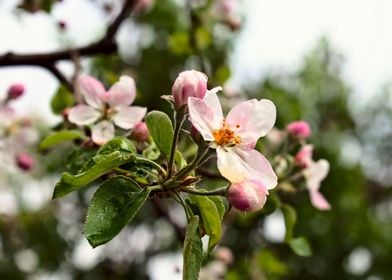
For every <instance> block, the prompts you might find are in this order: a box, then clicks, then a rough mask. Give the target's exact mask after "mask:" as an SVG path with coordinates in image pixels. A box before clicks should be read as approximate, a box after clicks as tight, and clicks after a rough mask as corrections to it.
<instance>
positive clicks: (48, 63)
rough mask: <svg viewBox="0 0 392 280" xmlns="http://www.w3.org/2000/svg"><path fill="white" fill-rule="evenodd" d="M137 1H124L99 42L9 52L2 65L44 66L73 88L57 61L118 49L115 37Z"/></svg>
mask: <svg viewBox="0 0 392 280" xmlns="http://www.w3.org/2000/svg"><path fill="white" fill-rule="evenodd" d="M136 2H137V0H126V1H125V2H124V6H123V8H122V10H121V12H120V13H119V14H118V15H117V17H116V18H115V19H114V20H113V22H112V23H111V24H110V25H109V26H108V28H107V31H106V34H105V36H104V37H103V38H102V39H101V40H99V41H98V42H94V43H92V44H90V45H87V46H84V47H80V48H74V49H66V50H62V51H54V52H48V53H31V54H17V53H13V52H8V53H6V54H4V55H2V56H0V67H3V66H23V65H32V66H38V67H42V68H45V69H47V70H48V71H50V72H51V73H52V74H53V75H54V76H55V77H56V78H57V79H58V80H59V81H60V82H62V83H63V84H64V85H65V86H66V87H67V88H68V89H69V90H73V86H72V83H71V82H70V81H69V80H68V79H67V78H66V77H65V76H64V75H63V74H62V73H61V72H60V70H59V69H58V68H57V67H56V66H55V65H56V62H58V61H60V60H72V59H73V56H74V54H75V53H77V54H78V55H79V56H93V55H99V54H111V53H113V52H115V51H117V45H116V43H115V42H114V37H115V35H116V33H117V30H118V28H119V27H120V24H121V23H122V22H123V21H124V20H125V18H126V17H127V16H128V15H129V13H130V12H131V11H132V9H133V8H134V6H135V3H136Z"/></svg>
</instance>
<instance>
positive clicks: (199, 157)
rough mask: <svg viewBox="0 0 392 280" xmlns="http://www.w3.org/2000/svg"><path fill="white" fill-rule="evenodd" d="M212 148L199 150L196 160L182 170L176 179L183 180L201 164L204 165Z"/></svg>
mask: <svg viewBox="0 0 392 280" xmlns="http://www.w3.org/2000/svg"><path fill="white" fill-rule="evenodd" d="M209 150H210V148H209V147H206V148H200V147H199V149H198V150H197V154H196V156H195V157H194V159H193V160H192V162H191V163H190V164H189V165H187V166H185V167H184V168H183V169H181V170H180V171H179V172H178V173H177V174H176V175H175V177H176V178H178V179H179V178H181V177H183V176H184V175H187V174H188V173H189V172H191V171H193V170H194V169H196V168H197V167H198V166H199V164H200V163H202V162H203V161H204V160H205V159H206V158H207V156H208V152H209Z"/></svg>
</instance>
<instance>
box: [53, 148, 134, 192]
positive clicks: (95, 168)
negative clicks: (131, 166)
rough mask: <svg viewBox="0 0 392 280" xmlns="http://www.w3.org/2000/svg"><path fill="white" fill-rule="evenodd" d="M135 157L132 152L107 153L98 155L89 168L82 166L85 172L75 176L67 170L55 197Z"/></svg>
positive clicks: (79, 186) (85, 183)
mask: <svg viewBox="0 0 392 280" xmlns="http://www.w3.org/2000/svg"><path fill="white" fill-rule="evenodd" d="M133 158H134V155H132V154H130V153H121V152H119V151H115V152H113V153H110V154H107V155H97V156H95V157H94V158H93V160H92V161H91V162H90V165H89V166H88V169H87V168H86V167H83V168H82V170H83V172H81V173H79V174H77V175H74V176H73V175H71V174H69V173H67V172H65V173H63V175H62V176H61V179H60V181H59V182H58V183H57V184H56V187H55V189H54V193H53V198H59V197H62V196H65V195H66V194H68V193H70V192H72V191H74V190H77V189H79V188H81V187H83V186H85V185H87V184H89V183H91V182H93V181H94V180H96V179H98V178H99V177H101V176H102V175H104V174H106V173H107V172H109V171H111V170H112V169H113V168H115V167H117V166H119V165H122V164H125V163H127V162H130V161H131V160H132V159H133Z"/></svg>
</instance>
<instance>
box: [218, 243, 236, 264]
mask: <svg viewBox="0 0 392 280" xmlns="http://www.w3.org/2000/svg"><path fill="white" fill-rule="evenodd" d="M214 255H215V258H216V259H217V260H220V261H222V262H224V263H225V264H226V265H229V264H231V263H233V261H234V255H233V253H232V252H231V250H230V249H229V248H227V247H223V246H221V247H218V248H216V250H215V253H214Z"/></svg>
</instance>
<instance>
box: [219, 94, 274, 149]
mask: <svg viewBox="0 0 392 280" xmlns="http://www.w3.org/2000/svg"><path fill="white" fill-rule="evenodd" d="M275 120H276V108H275V105H274V104H273V103H272V102H271V101H269V100H266V99H263V100H260V101H257V100H256V99H252V100H249V101H245V102H242V103H240V104H238V105H237V106H235V107H234V108H233V109H232V110H231V111H230V112H229V114H228V115H227V118H226V122H227V124H228V125H229V126H230V127H231V128H232V129H234V131H235V133H236V135H238V136H240V138H241V143H242V144H243V145H245V146H248V147H251V148H253V147H254V145H255V144H256V142H257V139H259V138H260V137H261V136H264V135H266V134H267V133H268V132H269V131H270V130H271V128H272V127H273V126H274V124H275Z"/></svg>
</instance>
